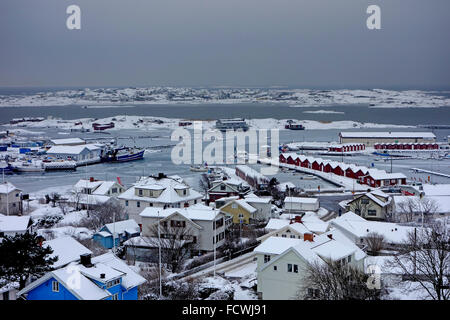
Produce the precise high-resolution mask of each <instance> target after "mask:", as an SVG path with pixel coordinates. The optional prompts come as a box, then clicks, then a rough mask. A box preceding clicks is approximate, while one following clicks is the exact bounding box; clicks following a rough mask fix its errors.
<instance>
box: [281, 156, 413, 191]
mask: <svg viewBox="0 0 450 320" xmlns="http://www.w3.org/2000/svg"><path fill="white" fill-rule="evenodd" d="M279 160H280V163H286V164H290V165H295V166H298V167H303V168H309V169H312V170H317V171H322V172H330V173H334V174H336V175H338V176H344V177H347V178H351V179H355V180H358V182H359V183H362V184H367V185H369V186H371V187H381V186H392V185H399V184H406V176H405V175H403V174H401V173H387V172H386V171H384V170H378V169H375V168H374V169H369V168H367V167H362V166H356V165H353V164H346V163H343V162H336V161H330V160H324V159H321V158H312V157H306V156H303V155H297V154H295V153H282V154H280V158H279Z"/></svg>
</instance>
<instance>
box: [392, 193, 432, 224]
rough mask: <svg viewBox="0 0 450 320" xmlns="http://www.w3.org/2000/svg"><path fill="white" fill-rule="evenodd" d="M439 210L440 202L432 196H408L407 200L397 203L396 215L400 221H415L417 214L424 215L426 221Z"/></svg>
mask: <svg viewBox="0 0 450 320" xmlns="http://www.w3.org/2000/svg"><path fill="white" fill-rule="evenodd" d="M438 210H439V204H438V203H437V202H436V201H435V200H433V199H430V198H427V197H424V198H418V197H412V196H411V197H408V199H406V200H405V201H402V202H400V203H397V204H396V215H397V217H398V218H397V220H398V221H399V222H413V221H414V220H415V216H417V215H422V213H423V216H424V222H428V221H429V220H430V218H431V217H432V216H433V215H434V214H435V213H436V212H437V211H438Z"/></svg>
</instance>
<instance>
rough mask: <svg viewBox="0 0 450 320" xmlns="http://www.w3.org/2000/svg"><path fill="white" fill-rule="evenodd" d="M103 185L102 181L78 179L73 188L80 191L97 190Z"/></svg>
mask: <svg viewBox="0 0 450 320" xmlns="http://www.w3.org/2000/svg"><path fill="white" fill-rule="evenodd" d="M102 184H103V181H100V180H94V181H90V180H89V179H80V180H79V181H78V182H77V183H76V184H75V186H74V188H75V190H77V191H80V190H82V189H84V188H87V189H97V188H98V187H99V186H100V185H102Z"/></svg>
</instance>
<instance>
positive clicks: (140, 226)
mask: <svg viewBox="0 0 450 320" xmlns="http://www.w3.org/2000/svg"><path fill="white" fill-rule="evenodd" d="M139 231H140V232H142V223H139Z"/></svg>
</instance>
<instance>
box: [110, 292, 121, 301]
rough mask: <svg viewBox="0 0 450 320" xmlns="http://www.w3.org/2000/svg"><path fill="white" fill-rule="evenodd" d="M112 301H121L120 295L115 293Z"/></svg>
mask: <svg viewBox="0 0 450 320" xmlns="http://www.w3.org/2000/svg"><path fill="white" fill-rule="evenodd" d="M111 300H119V294H118V293H114V294H113V296H112V298H111Z"/></svg>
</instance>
